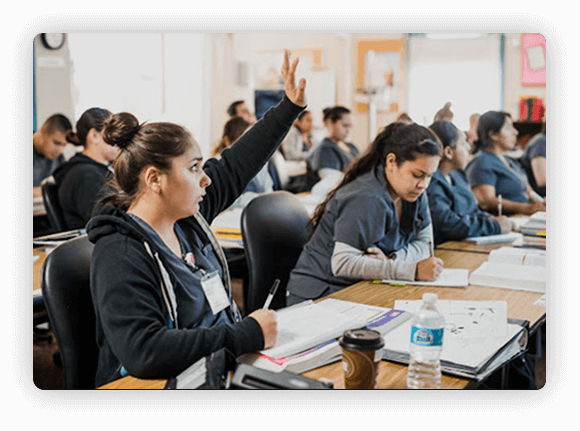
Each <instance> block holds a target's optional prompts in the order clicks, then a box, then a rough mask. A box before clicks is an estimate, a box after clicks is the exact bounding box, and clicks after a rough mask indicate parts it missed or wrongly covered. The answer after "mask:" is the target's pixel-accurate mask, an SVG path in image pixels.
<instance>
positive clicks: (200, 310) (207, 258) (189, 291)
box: [129, 214, 233, 329]
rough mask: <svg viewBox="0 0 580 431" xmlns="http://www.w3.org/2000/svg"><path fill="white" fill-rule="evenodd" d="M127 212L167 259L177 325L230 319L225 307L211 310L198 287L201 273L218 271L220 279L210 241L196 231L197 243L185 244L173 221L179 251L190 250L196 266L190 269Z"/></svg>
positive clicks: (209, 324)
mask: <svg viewBox="0 0 580 431" xmlns="http://www.w3.org/2000/svg"><path fill="white" fill-rule="evenodd" d="M129 216H130V217H131V218H132V219H133V220H135V221H136V222H137V223H138V224H139V225H140V226H141V227H142V228H143V229H144V230H145V232H147V234H148V235H149V237H150V238H151V241H152V242H153V243H154V244H155V245H156V246H157V247H159V249H160V250H161V251H162V252H163V253H164V258H165V259H166V260H165V261H166V262H167V263H168V267H167V268H166V269H167V271H168V272H169V273H170V274H171V275H172V276H173V277H171V278H172V280H176V282H175V283H174V285H173V290H174V292H175V297H176V300H177V316H178V317H177V318H178V322H179V327H180V328H188V329H191V328H197V327H202V328H210V327H212V326H214V325H219V324H221V323H233V322H232V321H231V320H230V318H229V317H228V314H227V312H226V310H227V308H226V309H224V310H221V311H220V312H218V313H217V314H215V315H214V314H213V313H212V311H211V307H210V305H209V303H208V302H207V299H206V297H205V293H204V291H203V288H202V287H201V279H202V277H203V274H205V273H211V272H214V271H218V274H219V277H220V278H222V279H223V273H222V268H221V265H220V263H219V259H218V257H217V256H216V254H215V252H214V251H213V247H212V246H211V244H207V245H206V246H205V247H204V246H203V243H202V242H201V240H200V239H199V238H198V237H197V235H195V240H196V241H197V244H194V245H192V244H189V243H188V242H187V240H186V238H185V234H184V233H183V231H182V229H181V228H180V227H179V225H177V224H175V233H176V234H177V237H178V238H179V243H180V245H181V249H182V251H183V252H184V254H187V253H189V252H191V253H193V256H194V259H195V266H196V267H197V268H195V269H194V268H192V267H190V266H188V265H187V264H186V263H185V260H184V259H180V258H179V257H178V256H176V255H175V253H173V252H172V251H171V250H170V249H169V247H167V245H166V244H165V242H163V240H162V239H161V237H160V236H159V235H158V234H157V232H155V230H154V229H153V228H152V227H151V226H149V224H147V223H146V222H145V221H143V220H141V219H140V218H139V217H137V216H135V215H134V214H129ZM224 289H225V287H224Z"/></svg>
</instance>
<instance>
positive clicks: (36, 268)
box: [32, 247, 46, 296]
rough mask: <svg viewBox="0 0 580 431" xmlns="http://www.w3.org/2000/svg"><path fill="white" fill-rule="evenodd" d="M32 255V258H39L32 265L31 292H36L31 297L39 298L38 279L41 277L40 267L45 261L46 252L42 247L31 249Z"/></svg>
mask: <svg viewBox="0 0 580 431" xmlns="http://www.w3.org/2000/svg"><path fill="white" fill-rule="evenodd" d="M32 254H33V255H34V256H39V258H38V259H36V260H35V261H34V262H33V263H32V291H33V292H36V293H33V296H40V295H41V293H39V292H40V279H41V277H42V265H43V263H44V261H45V259H46V252H45V250H44V247H37V248H33V249H32Z"/></svg>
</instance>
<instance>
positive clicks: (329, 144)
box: [306, 106, 359, 188]
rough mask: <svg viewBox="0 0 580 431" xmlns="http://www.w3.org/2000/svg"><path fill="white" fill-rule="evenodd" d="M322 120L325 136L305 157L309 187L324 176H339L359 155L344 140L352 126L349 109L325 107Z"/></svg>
mask: <svg viewBox="0 0 580 431" xmlns="http://www.w3.org/2000/svg"><path fill="white" fill-rule="evenodd" d="M323 120H324V124H325V126H326V130H327V137H326V138H325V139H324V140H323V141H322V142H321V143H320V144H318V145H317V146H316V147H315V148H314V150H312V151H311V152H310V154H309V155H308V157H307V158H306V163H307V171H308V172H307V176H308V179H307V182H308V187H309V188H311V187H312V186H313V185H314V184H315V183H316V182H318V181H320V180H321V179H323V178H325V177H326V176H329V177H331V176H332V177H335V178H341V177H342V172H344V171H345V169H346V168H347V167H348V166H349V165H350V163H351V162H352V161H353V160H354V159H355V158H357V157H358V156H359V150H358V148H357V147H355V146H354V145H353V144H351V143H349V142H346V139H347V138H348V135H349V133H350V129H351V128H352V115H351V114H350V111H349V110H348V109H347V108H344V107H342V106H335V107H334V108H327V109H325V110H324V118H323Z"/></svg>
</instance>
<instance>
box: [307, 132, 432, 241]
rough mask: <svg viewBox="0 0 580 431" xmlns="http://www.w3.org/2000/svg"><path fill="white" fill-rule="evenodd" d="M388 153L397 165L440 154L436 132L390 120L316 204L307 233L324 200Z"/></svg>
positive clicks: (382, 162) (315, 222) (381, 162)
mask: <svg viewBox="0 0 580 431" xmlns="http://www.w3.org/2000/svg"><path fill="white" fill-rule="evenodd" d="M391 153H393V154H394V155H395V158H396V163H397V165H398V166H401V164H402V163H404V162H406V161H413V160H416V159H417V157H418V156H420V155H426V156H441V155H442V154H443V150H442V146H441V143H440V142H439V139H438V138H437V136H436V135H435V134H434V133H433V132H432V131H430V130H429V129H427V128H426V127H423V126H419V125H418V124H415V123H413V124H405V123H397V122H394V123H391V124H389V125H388V126H387V127H385V128H384V129H383V130H382V131H381V132H380V133H379V134H378V135H377V137H376V138H375V140H374V141H373V143H372V144H371V145H370V146H369V148H368V149H367V150H366V152H365V153H364V154H363V155H362V156H360V157H359V158H358V159H356V160H355V161H354V162H353V163H352V164H351V165H350V166H349V167H348V168H347V169H346V171H345V172H344V176H343V178H342V181H341V182H340V183H339V184H338V186H336V187H335V188H334V190H332V191H331V192H330V193H329V194H328V195H327V196H326V199H324V201H323V202H322V203H321V204H320V205H318V207H317V208H316V211H314V214H313V216H312V218H311V219H310V225H311V227H312V229H311V234H310V236H312V234H313V233H314V230H315V229H316V227H317V226H318V224H319V223H320V219H321V218H322V215H323V214H324V210H325V209H326V204H327V203H328V202H329V201H330V200H331V199H332V198H333V197H334V195H336V193H337V192H338V191H339V190H340V189H341V188H343V187H344V186H346V185H347V184H349V183H351V182H352V181H354V180H355V179H356V178H358V177H360V176H361V175H364V174H366V173H367V172H369V171H371V170H373V169H374V168H375V167H376V166H378V165H381V166H385V164H386V160H387V156H388V155H389V154H391Z"/></svg>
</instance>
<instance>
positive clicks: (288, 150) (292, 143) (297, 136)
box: [280, 111, 314, 160]
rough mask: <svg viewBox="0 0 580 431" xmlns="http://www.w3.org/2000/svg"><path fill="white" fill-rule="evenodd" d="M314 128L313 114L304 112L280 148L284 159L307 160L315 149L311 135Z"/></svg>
mask: <svg viewBox="0 0 580 431" xmlns="http://www.w3.org/2000/svg"><path fill="white" fill-rule="evenodd" d="M313 127H314V123H313V119H312V113H311V112H310V111H302V112H301V113H300V115H299V116H298V119H297V120H296V122H295V123H294V127H292V128H291V129H290V131H289V132H288V135H286V137H285V138H284V141H282V145H281V146H280V150H281V151H282V155H283V156H284V159H286V160H305V159H306V157H307V155H308V153H309V152H310V150H311V149H312V148H313V147H314V142H313V141H312V134H311V133H312V129H313Z"/></svg>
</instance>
